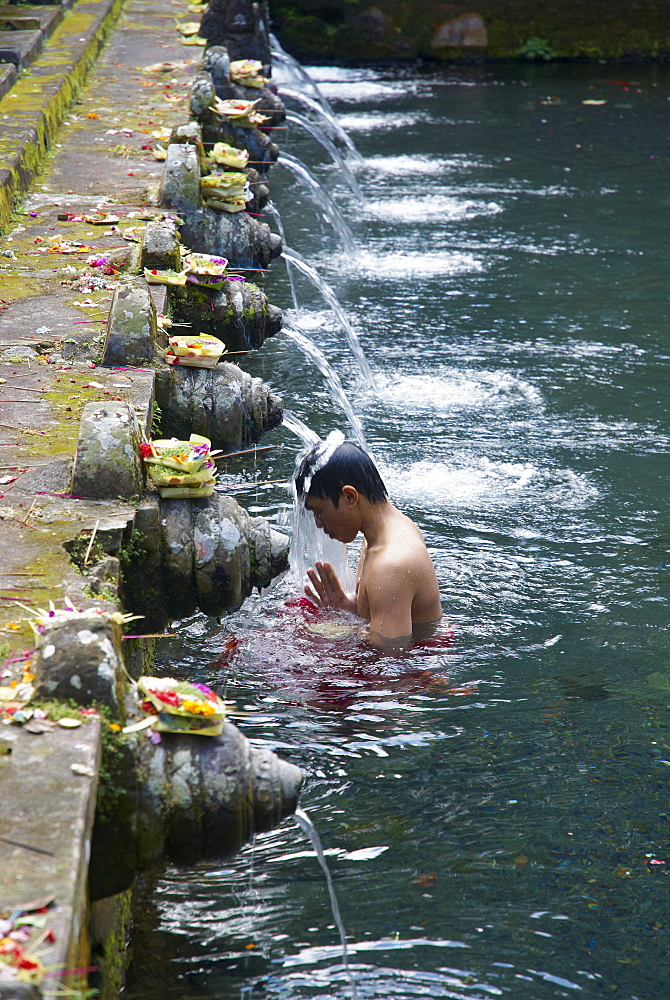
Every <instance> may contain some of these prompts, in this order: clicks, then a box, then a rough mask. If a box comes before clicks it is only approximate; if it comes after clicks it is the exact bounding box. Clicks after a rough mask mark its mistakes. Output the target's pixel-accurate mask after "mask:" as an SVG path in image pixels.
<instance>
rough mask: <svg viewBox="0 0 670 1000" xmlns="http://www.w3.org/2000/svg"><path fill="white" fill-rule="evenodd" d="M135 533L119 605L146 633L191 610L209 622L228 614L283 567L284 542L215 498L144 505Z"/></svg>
mask: <svg viewBox="0 0 670 1000" xmlns="http://www.w3.org/2000/svg"><path fill="white" fill-rule="evenodd" d="M135 531H136V532H137V533H138V534H137V536H136V537H137V538H138V539H139V541H137V543H136V545H135V551H136V558H135V560H134V564H133V565H132V566H131V567H130V568H129V569H128V570H127V571H126V574H125V577H124V582H123V600H124V605H125V606H126V607H128V608H131V609H132V610H133V612H134V613H136V614H141V615H144V616H145V618H146V619H147V622H146V624H147V627H149V626H150V627H151V628H157V627H159V623H162V624H161V627H162V625H164V624H165V623H166V621H169V620H170V619H175V618H184V617H186V616H187V615H191V614H193V613H194V612H195V611H197V610H198V609H199V610H200V611H202V612H204V614H206V615H211V616H212V617H220V616H222V615H225V614H227V613H228V612H230V611H235V610H237V608H239V607H240V606H241V605H242V603H243V602H244V600H245V599H246V598H247V597H248V596H249V595H250V594H251V592H252V590H253V589H254V588H257V589H259V590H261V589H263V588H265V587H267V586H269V585H270V583H272V581H273V580H274V579H275V578H276V577H277V576H278V575H279V574H281V573H283V572H284V571H285V570H286V569H287V568H288V552H289V539H288V537H287V536H286V535H283V534H282V533H281V532H279V531H276V530H275V529H274V528H272V527H271V526H270V524H269V523H268V522H267V521H266V520H265V519H264V518H257V517H251V516H250V515H249V514H248V513H247V511H246V510H245V509H244V508H243V507H241V506H240V505H239V504H238V503H237V501H236V500H234V499H233V498H232V497H230V496H225V494H222V493H217V492H214V494H213V495H212V496H211V497H206V498H203V499H199V500H174V499H170V500H158V501H155V500H153V499H151V500H147V501H146V502H145V503H143V505H142V506H141V507H140V508H139V510H138V511H137V512H136V515H135Z"/></svg>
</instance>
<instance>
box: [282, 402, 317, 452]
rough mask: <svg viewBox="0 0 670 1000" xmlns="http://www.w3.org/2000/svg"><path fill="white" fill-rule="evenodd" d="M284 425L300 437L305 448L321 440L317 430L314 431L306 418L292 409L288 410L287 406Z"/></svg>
mask: <svg viewBox="0 0 670 1000" xmlns="http://www.w3.org/2000/svg"><path fill="white" fill-rule="evenodd" d="M282 425H283V426H284V427H286V429H287V430H289V431H291V432H292V433H293V434H295V436H296V437H297V438H300V440H301V441H302V443H303V446H304V447H305V448H311V447H312V446H313V445H315V444H318V443H319V441H320V440H321V438H320V437H319V435H318V434H317V433H316V431H313V430H312V428H311V427H308V426H307V424H306V423H305V422H304V420H301V419H300V417H297V416H296V415H295V413H292V412H291V410H287V409H286V407H284V411H283V417H282Z"/></svg>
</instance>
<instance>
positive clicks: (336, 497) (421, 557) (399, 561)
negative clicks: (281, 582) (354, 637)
mask: <svg viewBox="0 0 670 1000" xmlns="http://www.w3.org/2000/svg"><path fill="white" fill-rule="evenodd" d="M342 449H345V450H346V453H345V455H343V456H341V455H340V452H341V450H342ZM352 449H356V450H355V451H352ZM360 456H363V459H364V460H365V462H366V463H368V464H369V466H370V467H371V470H372V472H371V471H370V469H369V468H367V466H366V475H365V476H364V477H362V478H361V475H360V470H359V469H358V465H359V464H361V463H362V462H363V459H361V457H360ZM333 458H334V459H335V463H336V464H337V463H339V464H338V467H337V469H336V473H337V475H336V476H335V478H333V474H330V475H329V474H328V473H329V465H330V462H332V461H333ZM333 458H331V459H330V460H329V462H327V463H326V464H325V466H323V467H322V469H320V470H318V471H317V472H316V473H315V475H314V476H313V477H311V478H310V479H309V481H307V476H306V475H303V476H302V478H301V470H299V471H298V474H297V476H296V485H297V488H298V494H299V495H300V492H301V490H300V487H301V485H303V484H304V486H307V489H306V490H304V486H303V490H304V501H305V506H306V508H307V509H308V510H311V511H312V512H313V514H314V517H315V520H316V523H317V526H318V527H320V528H322V529H323V530H324V531H325V533H326V534H327V535H328V536H329V537H331V538H334V539H336V540H338V541H341V542H351V541H353V540H354V538H356V536H357V535H358V533H359V532H361V533H362V534H363V538H364V541H363V550H362V552H361V558H360V560H359V564H358V570H357V574H356V591H355V593H354V594H347V593H346V591H345V590H344V588H343V587H342V584H341V582H340V580H339V579H338V577H337V574H336V572H335V570H334V569H333V567H332V566H331V564H330V563H319V562H317V563H316V564H315V566H314V568H313V569H310V570H308V571H307V576H308V578H309V581H310V586H307V587H305V593H306V594H307V596H308V597H309V598H310V599H311V600H313V601H316V602H317V603H318V604H320V605H322V606H324V607H335V608H342V609H344V610H346V611H350V612H352V613H353V614H356V615H358V616H359V617H360V618H363V619H365V620H366V621H369V622H370V630H369V634H368V637H369V638H370V640H371V641H372V642H374V643H375V644H377V645H384V640H397V639H401V638H407V637H410V636H411V635H412V633H413V631H416V630H417V626H421V625H428V624H433V623H436V622H438V621H439V620H440V618H441V617H442V607H441V604H440V593H439V587H438V583H437V577H436V575H435V569H434V567H433V563H432V561H431V558H430V556H429V554H428V550H427V549H426V544H425V542H424V539H423V535H422V534H421V532H420V531H419V529H418V528H417V527H416V525H415V524H414V523H413V522H412V521H411V520H410V519H409V518H408V517H406V516H405V515H404V514H403V513H401V511H399V510H398V509H397V507H395V506H394V505H393V504H392V503H391V501H390V500H389V499H388V498H387V496H386V489H385V487H384V485H383V483H382V482H381V479H379V474H378V473H377V470H376V468H375V467H374V464H373V463H372V461H371V459H369V457H368V456H367V455H365V453H364V452H362V451H361V449H359V448H357V446H356V445H353V444H350V443H349V442H344V444H343V445H342V446H340V448H337V449H336V450H335V451H334V453H333ZM308 459H309V456H308ZM306 461H307V459H306V460H303V465H304V464H305V462H306ZM323 473H326V475H325V476H324V475H323ZM373 473H374V476H375V477H376V479H377V480H378V484H379V485H377V483H376V482H375V480H374V478H373V479H372V480H371V482H372V485H369V479H368V476H372V474H373ZM319 475H321V480H320V481H319V480H318V479H317V477H318V476H319ZM349 478H350V479H351V480H352V481H353V482H358V485H359V487H361V488H360V489H359V488H357V487H356V486H355V485H351V484H350V483H349V482H348V481H347V480H348V479H349ZM366 490H367V493H366V492H365V491H366ZM381 491H383V493H382V492H381ZM319 494H325V495H319ZM335 501H337V502H335Z"/></svg>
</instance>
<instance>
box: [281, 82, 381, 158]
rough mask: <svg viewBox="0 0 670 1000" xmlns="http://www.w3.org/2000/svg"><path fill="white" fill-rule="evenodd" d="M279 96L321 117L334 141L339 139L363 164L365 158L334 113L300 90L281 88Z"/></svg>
mask: <svg viewBox="0 0 670 1000" xmlns="http://www.w3.org/2000/svg"><path fill="white" fill-rule="evenodd" d="M279 95H280V96H281V97H290V98H292V99H293V100H294V101H298V102H299V103H300V104H303V105H304V106H305V107H306V108H309V110H310V111H314V112H315V114H317V115H319V116H320V118H321V120H322V121H323V122H325V125H326V128H327V129H328V131H329V132H330V134H331V136H333V138H334V139H339V140H340V142H342V143H343V144H344V145H345V146H346V147H347V149H348V150H349V153H350V155H351V157H352V159H354V160H356V162H357V163H363V157H362V156H361V154H360V153H359V152H358V150H357V149H356V147H355V145H354V143H353V140H352V138H351V136H349V135H347V133H346V132H345V131H344V129H343V128H342V126H341V125H340V124H339V123H338V122H337V120H336V118H335V115H334V114H333V113H332V111H326V110H325V108H324V107H323V106H322V105H321V104H319V102H318V101H315V100H314V99H313V98H312V97H308V96H307V94H302V93H301V92H300V91H299V90H293V89H292V88H291V87H280V88H279Z"/></svg>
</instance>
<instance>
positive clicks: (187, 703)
mask: <svg viewBox="0 0 670 1000" xmlns="http://www.w3.org/2000/svg"><path fill="white" fill-rule="evenodd" d="M181 707H182V708H183V709H184V710H185V711H186V712H190V713H191V714H192V715H214V712H215V709H214V706H213V705H208V704H207V703H206V702H204V701H195V700H194V699H193V698H185V699H184V701H183V702H182V705H181Z"/></svg>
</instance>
